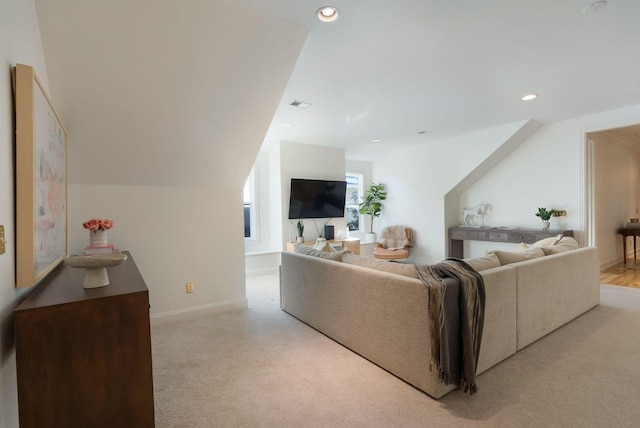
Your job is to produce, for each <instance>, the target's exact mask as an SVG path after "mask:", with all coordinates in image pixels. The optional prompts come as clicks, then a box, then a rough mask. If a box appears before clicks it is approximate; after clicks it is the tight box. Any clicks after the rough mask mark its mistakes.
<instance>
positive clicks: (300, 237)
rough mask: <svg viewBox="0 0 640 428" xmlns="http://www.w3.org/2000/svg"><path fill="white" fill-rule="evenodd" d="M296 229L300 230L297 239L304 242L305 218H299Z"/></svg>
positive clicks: (299, 242)
mask: <svg viewBox="0 0 640 428" xmlns="http://www.w3.org/2000/svg"><path fill="white" fill-rule="evenodd" d="M296 229H297V230H298V237H297V238H296V241H297V242H298V244H302V243H303V242H304V220H302V219H300V220H298V222H297V223H296Z"/></svg>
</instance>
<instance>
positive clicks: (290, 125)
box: [282, 123, 293, 128]
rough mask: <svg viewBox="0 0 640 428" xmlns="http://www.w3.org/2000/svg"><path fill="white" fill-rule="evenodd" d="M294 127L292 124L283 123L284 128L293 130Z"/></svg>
mask: <svg viewBox="0 0 640 428" xmlns="http://www.w3.org/2000/svg"><path fill="white" fill-rule="evenodd" d="M292 126H293V124H291V123H283V124H282V127H283V128H291V127H292Z"/></svg>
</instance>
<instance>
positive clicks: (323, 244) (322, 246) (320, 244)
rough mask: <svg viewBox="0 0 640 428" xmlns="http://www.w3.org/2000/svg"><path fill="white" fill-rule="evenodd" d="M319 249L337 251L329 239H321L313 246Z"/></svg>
mask: <svg viewBox="0 0 640 428" xmlns="http://www.w3.org/2000/svg"><path fill="white" fill-rule="evenodd" d="M313 248H315V249H316V250H318V251H326V252H328V253H334V252H335V251H336V249H335V248H333V247H332V246H331V245H329V242H328V241H320V242H318V243H317V244H316V245H314V246H313Z"/></svg>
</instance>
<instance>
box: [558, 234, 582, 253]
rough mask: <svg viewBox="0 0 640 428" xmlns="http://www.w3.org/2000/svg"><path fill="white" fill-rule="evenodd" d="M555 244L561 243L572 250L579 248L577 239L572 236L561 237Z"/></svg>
mask: <svg viewBox="0 0 640 428" xmlns="http://www.w3.org/2000/svg"><path fill="white" fill-rule="evenodd" d="M556 245H563V246H565V247H569V248H572V249H574V250H577V249H578V248H580V244H578V241H576V240H575V239H574V238H573V237H572V236H565V237H563V238H562V239H561V240H559V241H558V243H557V244H556Z"/></svg>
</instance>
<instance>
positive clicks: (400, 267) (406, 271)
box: [342, 254, 418, 279]
mask: <svg viewBox="0 0 640 428" xmlns="http://www.w3.org/2000/svg"><path fill="white" fill-rule="evenodd" d="M342 261H343V262H344V263H349V264H352V265H356V266H362V267H365V268H369V269H375V270H380V271H383V272H389V273H395V274H396V275H403V276H408V277H410V278H416V279H417V278H418V273H417V272H416V267H415V265H412V264H408V263H398V262H388V261H384V260H378V259H376V258H373V257H365V256H356V255H354V254H345V256H344V257H343V258H342Z"/></svg>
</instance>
